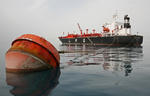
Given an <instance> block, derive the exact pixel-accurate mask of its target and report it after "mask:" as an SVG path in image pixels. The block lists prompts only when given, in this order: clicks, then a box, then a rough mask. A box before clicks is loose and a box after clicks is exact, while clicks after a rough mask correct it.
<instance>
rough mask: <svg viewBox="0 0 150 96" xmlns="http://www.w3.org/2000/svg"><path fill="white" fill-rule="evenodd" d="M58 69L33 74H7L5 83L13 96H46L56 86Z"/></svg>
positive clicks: (58, 74)
mask: <svg viewBox="0 0 150 96" xmlns="http://www.w3.org/2000/svg"><path fill="white" fill-rule="evenodd" d="M59 76H60V69H56V70H48V71H42V72H35V73H24V74H23V73H19V74H17V73H7V72H6V82H7V84H8V85H10V86H12V87H13V88H12V89H11V90H10V93H11V94H13V95H14V96H48V95H49V94H50V93H51V91H52V90H53V89H54V88H55V87H56V86H57V84H58V79H59Z"/></svg>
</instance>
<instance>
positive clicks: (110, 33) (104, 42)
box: [58, 15, 143, 47]
mask: <svg viewBox="0 0 150 96" xmlns="http://www.w3.org/2000/svg"><path fill="white" fill-rule="evenodd" d="M113 18H114V20H113V22H111V23H105V24H104V25H103V26H102V28H103V30H102V32H96V30H95V29H93V30H92V31H93V32H91V33H89V32H88V30H89V29H86V32H83V30H82V29H81V27H80V25H79V24H78V27H79V30H80V34H67V35H66V36H60V37H58V38H59V40H60V41H61V42H62V45H83V44H84V45H100V46H131V47H132V46H141V44H142V42H143V36H141V35H138V34H132V33H131V25H130V17H129V16H128V15H125V16H124V23H122V22H118V21H117V15H114V16H113Z"/></svg>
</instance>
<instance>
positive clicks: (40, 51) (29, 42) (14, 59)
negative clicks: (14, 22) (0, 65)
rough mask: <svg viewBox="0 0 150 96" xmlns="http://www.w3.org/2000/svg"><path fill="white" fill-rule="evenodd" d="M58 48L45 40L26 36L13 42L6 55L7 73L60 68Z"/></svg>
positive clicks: (30, 35) (34, 36)
mask: <svg viewBox="0 0 150 96" xmlns="http://www.w3.org/2000/svg"><path fill="white" fill-rule="evenodd" d="M59 63H60V56H59V53H58V51H57V50H56V48H55V47H54V46H53V45H52V44H51V43H50V42H48V41H47V40H45V39H44V38H42V37H40V36H37V35H33V34H24V35H22V36H20V37H18V38H17V39H16V40H14V41H13V42H12V46H11V48H10V49H9V50H8V51H7V53H6V71H8V72H28V71H40V70H44V69H49V68H56V67H59Z"/></svg>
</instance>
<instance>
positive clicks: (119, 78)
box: [0, 45, 150, 96]
mask: <svg viewBox="0 0 150 96" xmlns="http://www.w3.org/2000/svg"><path fill="white" fill-rule="evenodd" d="M58 50H63V51H66V52H67V53H61V54H60V58H61V60H60V62H61V63H60V70H59V73H58V74H54V73H53V72H52V71H50V70H48V71H42V72H35V73H29V74H14V73H7V72H5V53H6V51H7V49H5V48H3V49H2V50H1V51H0V54H1V55H0V56H1V59H0V60H1V62H0V96H149V95H150V91H149V89H150V83H149V82H150V64H149V56H150V52H149V46H146V45H145V46H143V47H109V46H107V47H100V46H85V45H83V46H77V45H75V46H69V45H68V46H61V45H60V46H59V47H58Z"/></svg>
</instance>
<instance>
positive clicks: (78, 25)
mask: <svg viewBox="0 0 150 96" xmlns="http://www.w3.org/2000/svg"><path fill="white" fill-rule="evenodd" d="M77 25H78V28H79V30H80V34H81V36H82V29H81V27H80V25H79V23H77Z"/></svg>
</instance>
